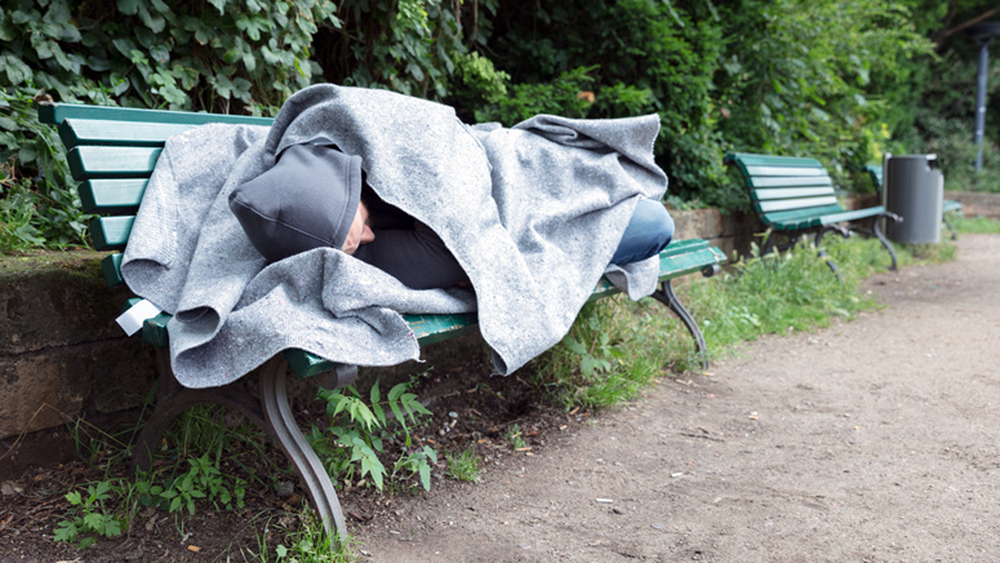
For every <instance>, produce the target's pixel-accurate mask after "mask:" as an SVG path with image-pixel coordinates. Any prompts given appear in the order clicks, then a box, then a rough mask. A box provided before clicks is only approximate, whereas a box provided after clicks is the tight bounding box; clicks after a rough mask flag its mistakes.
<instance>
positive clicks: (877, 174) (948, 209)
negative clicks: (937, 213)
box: [865, 164, 962, 240]
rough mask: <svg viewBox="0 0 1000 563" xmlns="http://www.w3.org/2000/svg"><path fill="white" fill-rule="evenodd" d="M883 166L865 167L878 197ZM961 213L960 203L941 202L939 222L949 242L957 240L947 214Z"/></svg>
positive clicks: (880, 189)
mask: <svg viewBox="0 0 1000 563" xmlns="http://www.w3.org/2000/svg"><path fill="white" fill-rule="evenodd" d="M883 169H884V168H883V166H882V165H881V164H869V165H868V166H865V172H867V173H868V177H869V178H871V180H872V184H874V186H875V191H876V192H878V194H879V196H881V195H882V183H883V181H884V178H883V174H882V170H883ZM961 211H962V202H960V201H955V200H953V199H946V200H943V201H942V202H941V221H942V222H944V224H945V226H946V227H948V231H949V232H950V233H951V240H958V231H957V230H956V229H955V225H952V224H951V221H949V220H948V214H949V213H958V212H961Z"/></svg>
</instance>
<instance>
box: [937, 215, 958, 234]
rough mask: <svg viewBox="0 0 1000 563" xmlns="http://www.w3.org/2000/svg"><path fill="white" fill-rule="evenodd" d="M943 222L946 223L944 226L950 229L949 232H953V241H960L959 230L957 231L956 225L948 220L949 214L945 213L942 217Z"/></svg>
mask: <svg viewBox="0 0 1000 563" xmlns="http://www.w3.org/2000/svg"><path fill="white" fill-rule="evenodd" d="M941 220H942V221H944V225H945V226H946V227H948V231H949V232H951V240H958V230H956V229H955V225H953V224H952V223H951V221H949V220H948V214H947V213H945V214H943V215H941Z"/></svg>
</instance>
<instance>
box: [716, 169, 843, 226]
mask: <svg viewBox="0 0 1000 563" xmlns="http://www.w3.org/2000/svg"><path fill="white" fill-rule="evenodd" d="M726 162H727V163H729V164H732V165H734V166H736V167H737V168H738V169H739V171H740V174H741V175H742V177H743V182H744V185H745V186H746V188H747V190H748V191H749V193H750V201H751V203H752V204H753V207H754V210H755V211H756V212H757V215H758V216H759V217H760V219H761V221H763V222H764V224H765V225H767V226H770V225H771V224H772V223H778V222H784V221H789V220H792V219H798V218H800V217H810V216H817V215H827V214H832V213H839V212H841V211H843V210H844V209H843V207H841V205H840V203H839V201H838V200H837V194H836V192H835V191H834V188H833V181H832V180H831V179H830V175H829V174H828V173H827V171H826V168H824V167H823V165H822V164H821V163H820V161H818V160H816V159H815V158H800V157H791V156H770V155H762V154H750V153H730V154H728V155H727V156H726Z"/></svg>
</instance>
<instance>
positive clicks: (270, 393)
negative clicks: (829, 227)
mask: <svg viewBox="0 0 1000 563" xmlns="http://www.w3.org/2000/svg"><path fill="white" fill-rule="evenodd" d="M38 115H39V121H40V122H42V123H45V124H51V125H56V126H58V131H59V136H60V139H61V140H62V142H63V144H64V145H65V148H66V151H67V161H68V163H69V166H70V170H71V171H72V174H73V178H74V179H75V180H77V181H80V182H81V184H80V185H79V194H80V199H81V201H82V202H83V207H84V211H85V212H87V213H95V214H98V215H99V216H98V217H96V218H95V219H94V220H93V221H91V223H90V235H91V239H92V241H93V245H94V247H95V248H96V249H97V250H113V251H116V252H114V253H112V254H109V255H108V256H106V257H105V258H104V259H103V260H102V268H103V271H104V276H105V279H106V281H107V283H108V284H109V285H111V286H118V285H122V284H124V280H123V279H122V277H121V271H120V266H121V259H122V254H121V253H120V252H118V251H121V250H123V249H124V248H125V244H126V242H127V241H128V236H129V232H130V230H131V227H132V221H133V220H134V214H135V213H136V211H137V210H138V207H139V203H140V201H141V198H142V194H143V191H144V189H145V186H146V182H147V181H148V178H149V175H150V174H151V172H152V170H153V167H154V165H155V163H156V159H157V158H158V156H159V154H160V151H161V149H162V147H163V144H164V142H165V140H166V139H167V138H168V137H170V136H171V135H174V134H177V133H180V132H182V131H184V130H187V129H189V128H191V127H195V126H197V125H202V124H205V123H240V124H249V125H262V126H269V125H270V124H271V123H272V121H273V120H272V119H270V118H260V117H249V116H233V115H220V114H208V113H193V112H180V111H165V110H147V109H134V108H117V107H101V106H90V105H82V104H63V103H58V104H57V103H41V104H39V107H38ZM725 260H726V256H725V254H723V253H722V252H721V251H720V250H719V249H718V248H715V247H712V246H710V245H709V243H708V241H706V240H702V239H691V240H683V241H675V242H672V243H671V244H670V245H669V246H668V247H667V248H666V249H665V250H664V251H663V252H662V253H661V254H660V275H659V279H660V282H661V283H660V286H659V289H658V290H657V291H656V293H655V294H654V297H655V298H656V299H657V300H659V301H660V302H662V303H664V304H665V305H667V307H669V308H670V310H671V311H673V312H674V313H675V314H676V315H677V316H678V317H679V318H680V320H681V322H682V323H684V326H685V327H686V328H687V330H688V331H689V332H690V333H691V336H692V337H693V338H694V341H695V346H696V349H697V351H698V353H699V354H700V355H701V358H702V365H703V366H704V367H706V368H707V365H708V359H707V357H708V356H707V349H706V345H705V340H704V338H703V337H702V334H701V330H700V329H699V327H698V324H697V322H696V321H695V320H694V318H693V317H692V316H691V314H690V313H689V312H688V311H687V309H685V308H684V306H683V305H682V304H681V302H680V301H679V300H678V299H677V296H676V294H675V293H674V291H673V287H672V285H671V280H672V279H674V278H677V277H680V276H684V275H687V274H691V273H694V272H701V273H702V274H703V275H704V276H706V277H707V276H711V275H714V274H715V273H716V272H718V269H719V264H721V263H722V262H724V261H725ZM616 293H618V290H617V289H616V288H615V287H614V286H612V285H611V284H610V282H608V281H607V280H606V279H603V278H602V279H601V281H600V283H599V284H598V285H597V287H596V288H595V289H594V292H593V294H592V295H591V297H590V299H591V300H596V299H600V298H602V297H605V296H608V295H613V294H616ZM136 301H138V299H137V298H133V299H131V300H130V302H131V303H134V302H136ZM169 319H170V316H169V315H166V314H161V315H159V316H157V317H154V318H152V319H149V320H146V321H145V322H144V324H143V326H142V331H141V332H142V339H143V341H145V342H147V343H149V344H152V345H153V346H154V349H155V353H156V364H157V371H158V375H159V383H158V385H159V388H158V390H157V399H156V406H155V408H154V410H153V413H152V414H151V416H150V418H149V420H147V421H146V423H145V425H144V427H143V430H142V432H141V433H140V435H139V437H138V443H137V444H136V447H135V450H134V451H135V454H134V456H133V467H134V468H136V469H148V468H149V467H150V464H151V462H152V457H151V452H152V451H155V447H154V446H155V445H156V444H158V443H160V439H161V437H162V435H163V433H164V432H165V431H166V429H167V427H168V426H169V425H170V423H171V422H172V421H173V420H174V419H175V418H176V417H177V416H179V415H180V414H181V413H182V412H183V411H185V410H186V409H188V408H189V407H191V406H194V405H197V404H217V405H222V406H225V407H229V408H233V409H236V410H237V411H239V412H241V413H243V414H244V415H246V416H247V417H248V418H249V419H250V420H252V421H253V422H254V423H255V424H256V425H257V426H259V427H260V428H261V429H262V430H263V431H264V432H265V433H267V434H268V435H270V437H271V438H272V439H273V440H274V443H276V444H277V445H278V446H279V447H280V448H281V449H282V450H283V451H284V452H285V454H286V456H287V457H288V459H289V461H290V462H291V463H292V466H293V467H294V468H295V471H296V472H297V473H298V475H299V477H300V478H301V480H302V481H303V483H304V484H305V486H306V490H307V492H308V495H309V498H310V500H311V501H312V504H313V506H314V508H315V509H316V511H317V514H318V515H319V517H320V519H321V520H322V522H323V526H324V530H325V532H326V533H327V534H328V535H329V536H330V537H331V538H334V537H337V536H339V537H346V525H345V521H344V515H343V512H342V510H341V507H340V502H339V500H338V499H337V493H336V491H335V490H334V487H333V483H332V481H331V479H330V476H329V474H328V473H327V472H326V470H325V468H324V467H323V464H322V462H321V461H320V459H319V457H318V456H317V455H316V453H315V452H314V451H313V449H312V447H311V446H310V445H309V443H308V442H307V441H306V439H305V437H304V436H303V435H302V432H301V431H300V429H299V427H298V425H297V424H296V422H295V417H294V415H293V414H292V410H291V408H290V406H289V402H288V395H287V391H286V378H287V372H288V371H289V368H290V369H291V371H292V372H293V373H295V375H297V376H298V377H300V378H315V379H313V381H316V382H317V383H319V384H320V386H322V387H325V388H335V387H339V386H342V385H346V384H348V383H350V382H352V381H353V380H354V379H355V378H356V375H357V367H356V366H345V365H340V364H335V363H333V362H330V361H328V360H324V359H323V358H320V357H317V356H315V355H313V354H310V353H308V352H305V351H303V350H291V349H290V350H285V351H284V352H283V353H281V354H277V355H276V356H275V357H273V358H271V359H270V360H268V361H267V362H266V363H265V364H264V365H263V366H261V367H260V368H258V370H257V371H258V372H259V375H258V392H257V396H256V397H255V395H254V393H253V389H252V388H251V383H250V381H251V379H252V378H251V377H243V378H240V380H238V381H236V382H233V383H231V384H229V385H226V386H224V387H216V388H209V389H189V388H186V387H183V386H182V385H180V384H179V383H178V382H177V380H176V378H175V377H174V374H173V371H172V369H171V366H170V356H169V348H168V342H169V340H168V335H167V329H166V326H167V321H169ZM405 319H406V321H407V322H408V323H409V324H410V326H411V327H412V329H413V331H414V334H415V335H416V336H417V339H418V342H419V344H420V345H421V346H426V345H428V344H433V343H435V342H440V341H443V340H447V339H450V338H454V337H456V336H460V335H463V334H466V333H470V332H473V331H475V330H476V316H475V314H458V315H406V316H405Z"/></svg>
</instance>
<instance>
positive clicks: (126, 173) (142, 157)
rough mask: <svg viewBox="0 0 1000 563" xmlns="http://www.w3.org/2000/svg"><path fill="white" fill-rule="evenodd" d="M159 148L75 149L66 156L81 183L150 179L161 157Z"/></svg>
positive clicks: (75, 176)
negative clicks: (97, 180) (84, 181)
mask: <svg viewBox="0 0 1000 563" xmlns="http://www.w3.org/2000/svg"><path fill="white" fill-rule="evenodd" d="M161 150H162V149H160V148H156V147H91V146H84V147H75V148H73V149H71V150H69V151H68V152H67V153H66V160H67V162H68V163H69V169H70V172H72V173H73V178H75V179H77V180H89V179H91V178H148V177H149V175H150V174H151V173H152V172H153V166H155V165H156V159H157V158H159V157H160V151H161Z"/></svg>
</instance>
